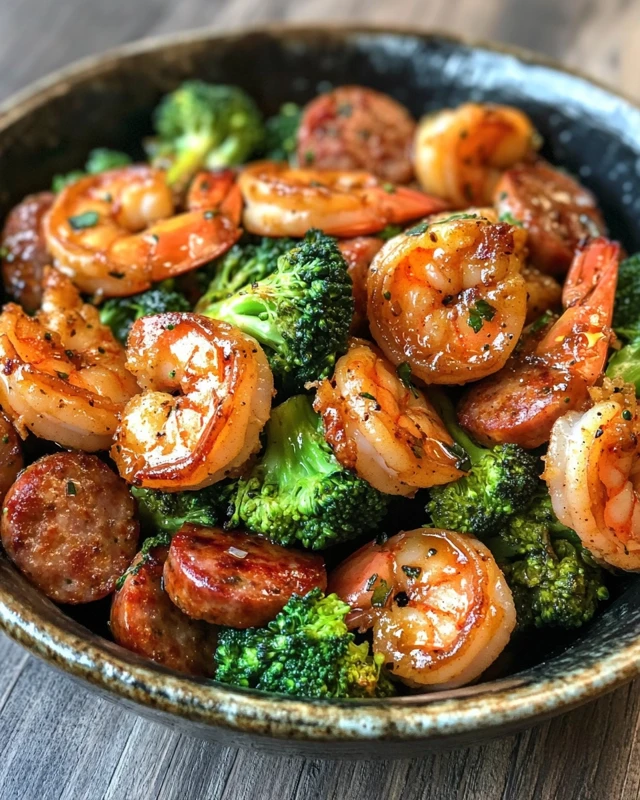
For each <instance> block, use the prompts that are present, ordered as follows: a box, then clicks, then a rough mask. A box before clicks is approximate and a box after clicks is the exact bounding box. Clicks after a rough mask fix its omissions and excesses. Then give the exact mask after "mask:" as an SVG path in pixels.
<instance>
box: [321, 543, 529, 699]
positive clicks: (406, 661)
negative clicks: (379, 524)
mask: <svg viewBox="0 0 640 800" xmlns="http://www.w3.org/2000/svg"><path fill="white" fill-rule="evenodd" d="M329 591H332V592H336V594H338V595H339V596H340V597H341V598H342V600H344V601H345V602H346V603H349V605H351V607H352V609H354V611H353V613H352V614H351V616H350V617H349V618H347V622H348V623H349V625H350V627H352V628H358V629H359V630H361V631H364V630H368V629H373V650H374V652H375V653H382V654H384V656H385V664H386V665H387V668H388V669H389V670H390V671H391V673H392V675H394V676H395V677H397V678H399V679H400V680H401V681H402V682H403V683H406V684H407V685H408V686H411V687H413V688H420V689H425V690H430V689H434V690H435V689H448V688H455V687H457V686H462V685H463V684H465V683H469V681H472V680H474V679H475V678H477V677H478V676H479V675H480V674H481V673H482V672H484V670H485V669H487V667H488V666H489V665H490V664H491V663H492V662H493V661H495V659H496V658H497V657H498V656H499V655H500V653H501V652H502V650H503V649H504V647H505V646H506V644H507V642H508V641H509V637H510V636H511V632H512V631H513V629H514V627H515V623H516V614H515V608H514V604H513V598H512V596H511V592H510V590H509V587H508V586H507V584H506V581H505V579H504V576H503V575H502V573H501V572H500V570H499V569H498V566H497V564H496V562H495V561H494V559H493V556H492V555H491V553H490V552H489V550H488V549H487V548H486V547H485V546H484V545H483V544H481V543H480V542H479V541H477V540H476V539H474V538H473V537H471V536H467V535H463V534H460V533H452V532H451V531H443V530H435V529H433V530H429V529H425V528H419V529H418V530H413V531H406V532H404V533H399V534H397V535H396V536H393V537H392V538H391V539H389V540H388V541H387V542H385V543H384V544H376V543H375V542H371V543H370V544H367V545H365V546H364V547H362V548H361V549H360V550H358V551H357V552H356V553H354V554H353V555H352V556H350V557H349V558H347V560H346V561H344V562H343V563H342V564H341V565H340V566H339V567H338V568H337V569H336V570H335V572H334V573H333V574H332V575H331V576H330V579H329Z"/></svg>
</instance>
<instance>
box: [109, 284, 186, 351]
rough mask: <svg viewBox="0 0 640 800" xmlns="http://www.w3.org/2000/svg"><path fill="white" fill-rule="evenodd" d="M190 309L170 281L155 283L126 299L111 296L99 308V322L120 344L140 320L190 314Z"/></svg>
mask: <svg viewBox="0 0 640 800" xmlns="http://www.w3.org/2000/svg"><path fill="white" fill-rule="evenodd" d="M190 309H191V306H190V305H189V303H188V302H187V300H186V298H185V297H184V295H183V294H181V293H180V292H178V291H177V290H176V289H175V286H174V281H173V279H171V278H170V279H168V280H166V281H162V282H161V283H158V284H156V285H155V286H154V287H153V288H151V289H148V290H147V291H146V292H141V293H140V294H134V295H131V296H130V297H112V298H111V299H110V300H107V302H106V303H104V305H102V306H101V307H100V321H101V322H102V323H103V324H104V325H108V326H109V327H110V328H111V330H112V331H113V335H114V336H115V337H116V339H118V340H119V341H121V342H122V343H123V344H124V343H125V342H126V341H127V336H128V335H129V331H130V330H131V326H132V325H133V323H134V322H135V321H136V320H137V319H140V318H141V317H149V316H152V315H153V314H162V313H163V312H165V311H190Z"/></svg>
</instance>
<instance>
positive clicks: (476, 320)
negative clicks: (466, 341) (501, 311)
mask: <svg viewBox="0 0 640 800" xmlns="http://www.w3.org/2000/svg"><path fill="white" fill-rule="evenodd" d="M496 311H497V309H496V308H494V307H493V306H492V305H490V304H489V303H487V301H486V300H476V302H475V303H474V305H473V306H472V308H471V310H470V311H469V325H470V326H471V328H472V329H473V332H474V333H479V332H480V330H481V329H482V326H483V324H484V321H485V320H487V322H491V320H492V319H493V318H494V317H495V315H496Z"/></svg>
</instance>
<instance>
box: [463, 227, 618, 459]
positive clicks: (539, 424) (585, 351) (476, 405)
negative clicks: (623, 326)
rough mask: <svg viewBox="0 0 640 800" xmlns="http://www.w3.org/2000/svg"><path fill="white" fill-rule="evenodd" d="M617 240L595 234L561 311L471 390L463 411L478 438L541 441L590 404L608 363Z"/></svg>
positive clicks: (573, 269) (535, 443) (567, 288)
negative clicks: (559, 422) (572, 412)
mask: <svg viewBox="0 0 640 800" xmlns="http://www.w3.org/2000/svg"><path fill="white" fill-rule="evenodd" d="M618 259H619V247H618V245H617V244H614V243H612V242H609V241H607V240H606V239H594V240H593V241H592V242H591V243H590V244H589V245H587V246H586V247H585V248H584V249H583V250H582V251H580V252H579V253H578V255H577V256H576V258H575V260H574V264H573V266H572V267H571V270H570V272H569V275H568V277H567V282H566V284H565V287H564V290H563V300H564V305H565V306H568V307H567V310H566V311H565V312H564V314H563V315H562V316H561V317H560V319H558V320H557V321H556V322H555V323H552V322H550V323H549V324H547V325H546V326H543V327H542V328H540V329H538V326H537V325H535V324H534V327H533V329H530V330H529V332H528V334H527V336H526V337H525V339H524V341H523V342H521V344H520V345H519V347H518V350H517V351H516V352H515V353H514V354H513V356H512V357H511V358H510V359H509V361H508V362H507V364H506V366H505V368H504V369H503V370H502V371H501V372H500V373H499V374H498V375H492V376H491V378H490V379H489V380H486V381H483V382H481V383H479V384H478V385H477V386H473V387H471V388H470V389H469V391H468V393H467V394H466V396H465V397H463V398H462V401H461V404H460V406H459V408H458V418H459V420H460V423H461V425H463V426H464V427H465V428H466V429H467V430H468V431H469V432H470V433H471V434H472V435H473V436H474V437H475V438H476V439H477V440H478V441H480V442H482V443H483V444H487V445H489V446H492V445H494V444H497V443H499V442H513V443H514V444H520V445H522V447H538V446H539V445H541V444H544V443H545V442H546V441H548V439H549V435H550V433H551V428H552V426H553V423H554V422H555V421H556V419H558V417H560V416H561V415H562V414H565V413H566V412H567V411H569V410H572V409H578V410H579V409H584V408H586V407H587V405H588V404H589V387H590V386H593V385H594V384H595V383H596V381H597V380H598V379H599V378H600V376H601V375H602V371H603V370H604V367H605V363H606V358H607V350H608V347H609V340H610V336H611V327H610V326H611V318H612V314H613V302H614V297H615V292H616V283H617V277H618Z"/></svg>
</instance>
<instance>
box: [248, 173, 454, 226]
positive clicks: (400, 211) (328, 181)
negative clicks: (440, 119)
mask: <svg viewBox="0 0 640 800" xmlns="http://www.w3.org/2000/svg"><path fill="white" fill-rule="evenodd" d="M238 183H239V186H240V191H241V192H242V196H243V198H244V202H245V210H244V218H243V219H244V226H245V228H246V229H247V230H248V231H249V232H250V233H255V234H258V235H259V236H304V235H305V233H306V232H307V231H308V230H309V229H310V228H318V229H320V230H321V231H324V232H325V233H328V234H330V235H332V236H342V237H352V236H362V235H365V234H368V233H377V232H378V231H381V230H382V229H383V228H384V227H385V226H386V225H389V224H402V223H404V222H409V221H410V220H413V219H418V218H420V217H424V216H426V215H427V214H433V213H435V212H436V211H441V210H443V209H445V208H447V204H446V203H444V202H442V201H441V200H439V199H438V198H435V197H429V196H428V195H426V194H424V193H423V192H419V191H417V190H416V189H409V188H407V187H405V186H394V185H392V184H390V183H386V182H384V181H381V180H380V179H379V178H376V176H375V175H373V174H371V173H370V172H359V171H358V172H356V171H354V172H344V171H343V172H340V171H337V170H318V169H303V168H300V169H294V168H293V167H289V166H287V165H286V164H281V163H278V162H275V161H260V162H258V163H256V164H251V165H250V166H248V167H247V168H246V169H244V170H243V171H242V174H241V175H240V178H239V179H238Z"/></svg>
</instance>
